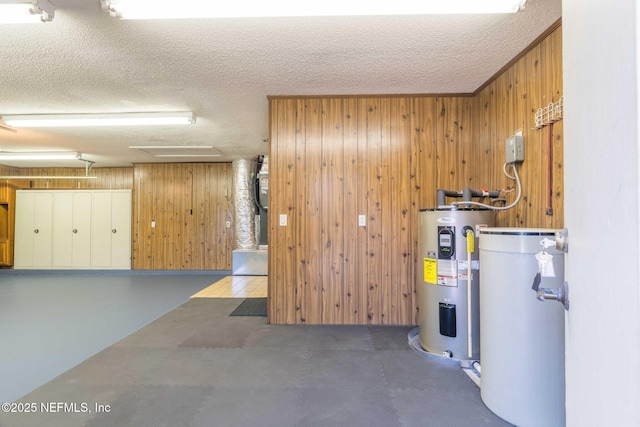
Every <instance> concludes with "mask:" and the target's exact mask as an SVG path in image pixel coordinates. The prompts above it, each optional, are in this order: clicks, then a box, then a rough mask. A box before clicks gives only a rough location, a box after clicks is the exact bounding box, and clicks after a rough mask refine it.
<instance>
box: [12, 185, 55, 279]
mask: <svg viewBox="0 0 640 427" xmlns="http://www.w3.org/2000/svg"><path fill="white" fill-rule="evenodd" d="M52 208H53V194H52V193H51V192H35V191H34V192H31V191H17V192H16V232H15V244H14V263H13V265H14V268H51V261H52V257H51V240H52Z"/></svg>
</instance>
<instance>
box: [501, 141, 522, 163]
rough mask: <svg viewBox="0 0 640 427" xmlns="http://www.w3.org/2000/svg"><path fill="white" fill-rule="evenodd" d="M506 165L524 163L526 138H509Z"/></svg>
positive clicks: (506, 143)
mask: <svg viewBox="0 0 640 427" xmlns="http://www.w3.org/2000/svg"><path fill="white" fill-rule="evenodd" d="M505 145H506V150H507V151H506V160H505V163H521V162H524V138H523V137H522V136H520V135H513V136H510V137H509V138H507V140H506V142H505Z"/></svg>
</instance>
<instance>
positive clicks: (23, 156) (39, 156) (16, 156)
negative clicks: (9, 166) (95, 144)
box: [0, 151, 82, 160]
mask: <svg viewBox="0 0 640 427" xmlns="http://www.w3.org/2000/svg"><path fill="white" fill-rule="evenodd" d="M80 157H82V154H81V153H78V152H75V151H73V152H70V151H54V152H48V153H47V152H37V151H33V152H21V153H20V152H0V160H80Z"/></svg>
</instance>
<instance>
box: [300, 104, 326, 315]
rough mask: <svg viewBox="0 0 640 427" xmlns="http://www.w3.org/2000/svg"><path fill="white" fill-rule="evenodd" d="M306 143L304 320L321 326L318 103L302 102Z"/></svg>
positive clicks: (321, 255) (319, 119) (322, 272)
mask: <svg viewBox="0 0 640 427" xmlns="http://www.w3.org/2000/svg"><path fill="white" fill-rule="evenodd" d="M305 140H306V174H305V188H306V194H307V197H306V202H307V203H306V215H305V220H306V221H305V222H306V224H305V227H306V232H305V234H306V236H307V242H315V243H314V244H306V245H305V247H304V250H305V254H306V255H305V259H306V263H305V267H306V276H305V284H306V293H305V311H304V314H305V315H304V317H305V319H306V322H307V323H311V324H315V323H322V317H323V315H322V304H323V301H322V297H323V295H322V289H323V288H322V286H323V282H324V280H325V276H326V274H327V273H326V272H325V271H324V270H323V269H322V267H323V253H324V251H323V246H324V245H323V239H322V236H323V230H322V225H323V223H322V217H323V215H322V214H323V206H322V142H323V141H322V101H320V100H319V99H309V100H307V101H306V103H305Z"/></svg>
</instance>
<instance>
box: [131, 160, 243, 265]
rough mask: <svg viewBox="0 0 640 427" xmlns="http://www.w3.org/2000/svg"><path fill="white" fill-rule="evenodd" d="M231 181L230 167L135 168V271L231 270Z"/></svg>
mask: <svg viewBox="0 0 640 427" xmlns="http://www.w3.org/2000/svg"><path fill="white" fill-rule="evenodd" d="M232 181H233V173H232V170H231V166H230V164H228V163H207V164H198V163H196V164H190V163H174V164H139V165H136V166H135V179H134V184H135V185H134V201H133V202H134V203H133V205H134V208H133V210H134V212H133V217H134V221H133V234H134V237H133V254H134V258H133V268H134V269H140V270H230V269H231V260H232V250H233V246H232V242H233V237H234V233H233V227H226V221H231V218H232V217H233V202H232V201H231V197H230V195H231V194H232V191H233V190H232ZM152 222H153V223H155V227H152Z"/></svg>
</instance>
